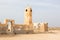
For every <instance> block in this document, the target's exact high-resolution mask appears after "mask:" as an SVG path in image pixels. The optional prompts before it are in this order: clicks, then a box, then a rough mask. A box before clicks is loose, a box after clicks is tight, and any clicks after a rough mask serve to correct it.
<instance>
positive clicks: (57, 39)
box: [0, 31, 60, 40]
mask: <svg viewBox="0 0 60 40" xmlns="http://www.w3.org/2000/svg"><path fill="white" fill-rule="evenodd" d="M0 40H60V31H56V33H40V34H17V35H12V36H6V35H5V36H2V37H0Z"/></svg>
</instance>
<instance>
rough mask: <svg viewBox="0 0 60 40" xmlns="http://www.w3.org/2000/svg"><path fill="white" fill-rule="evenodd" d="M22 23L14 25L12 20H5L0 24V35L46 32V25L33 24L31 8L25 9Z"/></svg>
mask: <svg viewBox="0 0 60 40" xmlns="http://www.w3.org/2000/svg"><path fill="white" fill-rule="evenodd" d="M24 12H25V13H24V23H23V24H16V23H15V21H14V20H11V19H5V20H4V24H2V23H0V33H34V32H46V31H48V23H33V21H32V8H31V7H27V8H25V11H24Z"/></svg>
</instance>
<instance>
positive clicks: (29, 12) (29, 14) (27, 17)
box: [24, 7, 32, 25]
mask: <svg viewBox="0 0 60 40" xmlns="http://www.w3.org/2000/svg"><path fill="white" fill-rule="evenodd" d="M24 17H25V18H24V23H25V24H26V25H31V24H32V8H31V7H27V8H25V15H24Z"/></svg>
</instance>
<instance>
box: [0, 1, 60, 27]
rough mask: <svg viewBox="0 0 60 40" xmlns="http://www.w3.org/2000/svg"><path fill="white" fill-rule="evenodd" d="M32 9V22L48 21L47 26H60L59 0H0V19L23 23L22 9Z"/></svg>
mask: <svg viewBox="0 0 60 40" xmlns="http://www.w3.org/2000/svg"><path fill="white" fill-rule="evenodd" d="M27 6H30V7H31V8H32V10H33V12H32V14H33V22H34V23H35V22H39V23H41V22H48V24H49V26H51V27H53V26H57V27H60V0H0V21H1V22H2V23H3V22H4V19H6V18H8V19H14V20H15V22H16V23H20V24H22V23H24V9H25V8H26V7H27Z"/></svg>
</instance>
